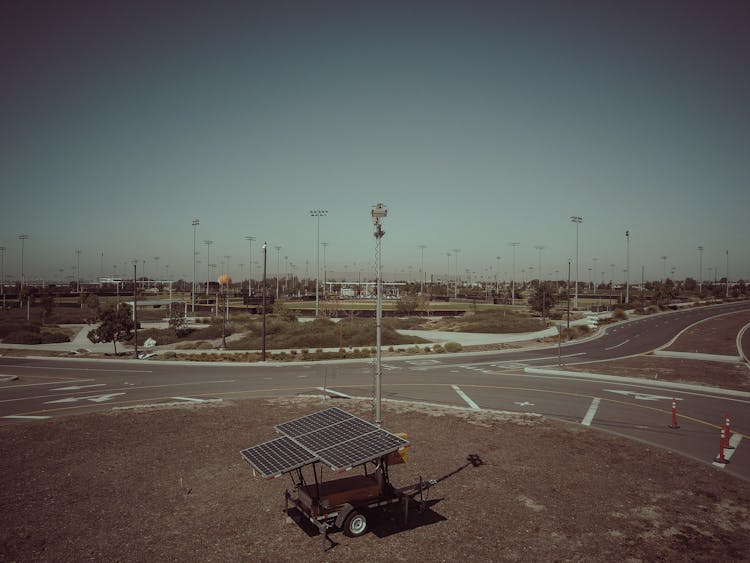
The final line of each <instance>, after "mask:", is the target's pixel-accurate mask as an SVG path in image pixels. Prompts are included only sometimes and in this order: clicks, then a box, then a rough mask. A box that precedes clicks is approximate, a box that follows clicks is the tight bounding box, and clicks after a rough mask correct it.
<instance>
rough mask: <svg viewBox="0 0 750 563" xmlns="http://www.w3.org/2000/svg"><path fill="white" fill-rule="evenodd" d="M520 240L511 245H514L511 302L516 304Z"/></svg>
mask: <svg viewBox="0 0 750 563" xmlns="http://www.w3.org/2000/svg"><path fill="white" fill-rule="evenodd" d="M519 244H521V243H520V242H511V243H510V245H511V246H512V247H513V276H512V277H511V278H510V304H511V305H515V304H516V248H518V245H519Z"/></svg>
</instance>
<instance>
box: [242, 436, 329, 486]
mask: <svg viewBox="0 0 750 563" xmlns="http://www.w3.org/2000/svg"><path fill="white" fill-rule="evenodd" d="M240 454H241V455H242V457H243V458H244V459H245V461H247V462H248V463H249V464H250V465H251V466H253V467H254V468H255V469H256V470H257V471H258V472H259V473H260V474H261V475H262V476H263V477H264V478H265V479H269V478H271V477H278V476H280V475H282V474H284V473H287V472H289V471H292V470H294V469H297V468H298V467H302V466H303V465H307V464H308V463H312V462H313V461H318V456H316V455H315V454H314V453H312V452H310V451H309V450H307V449H305V448H303V447H302V446H300V445H299V444H297V443H296V442H295V441H294V440H292V439H291V438H289V437H287V436H282V437H281V438H276V439H275V440H271V441H270V442H265V443H263V444H259V445H257V446H253V447H252V448H247V449H246V450H242V451H241V452H240Z"/></svg>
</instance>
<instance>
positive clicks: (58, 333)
mask: <svg viewBox="0 0 750 563" xmlns="http://www.w3.org/2000/svg"><path fill="white" fill-rule="evenodd" d="M40 336H41V337H42V344H54V343H55V342H70V337H69V336H68V333H67V332H66V331H64V330H62V329H60V328H46V329H43V330H42V331H41V333H40Z"/></svg>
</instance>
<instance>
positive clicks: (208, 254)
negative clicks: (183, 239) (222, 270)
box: [203, 240, 214, 297]
mask: <svg viewBox="0 0 750 563" xmlns="http://www.w3.org/2000/svg"><path fill="white" fill-rule="evenodd" d="M213 243H214V241H212V240H204V241H203V244H205V245H206V297H208V285H209V281H210V279H211V245H212V244H213Z"/></svg>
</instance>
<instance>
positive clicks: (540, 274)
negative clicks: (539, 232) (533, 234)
mask: <svg viewBox="0 0 750 563" xmlns="http://www.w3.org/2000/svg"><path fill="white" fill-rule="evenodd" d="M534 248H536V249H537V250H538V251H539V270H538V272H539V285H538V286H537V287H539V286H541V285H542V250H544V246H543V245H541V244H537V245H536V246H535V247H534Z"/></svg>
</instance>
